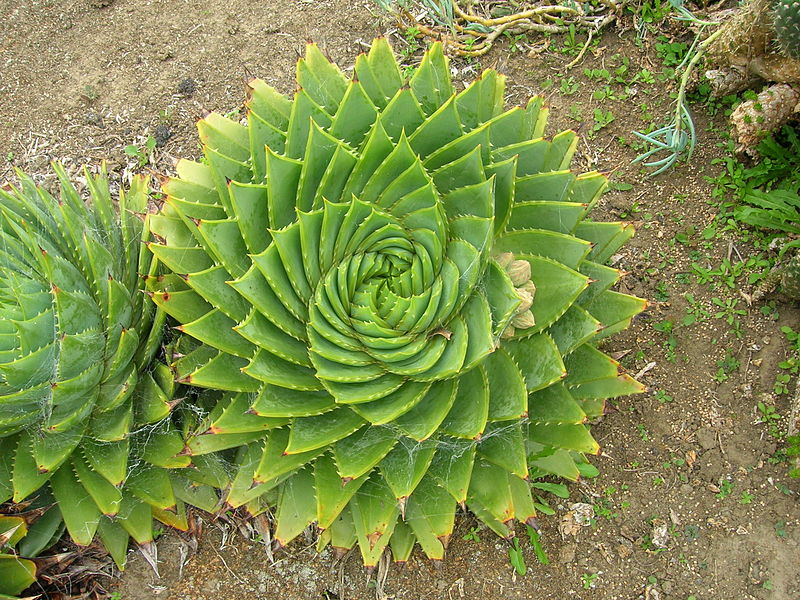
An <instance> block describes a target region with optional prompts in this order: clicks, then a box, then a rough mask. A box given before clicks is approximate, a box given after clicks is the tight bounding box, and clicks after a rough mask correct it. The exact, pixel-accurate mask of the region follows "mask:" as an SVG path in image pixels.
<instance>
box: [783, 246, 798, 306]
mask: <svg viewBox="0 0 800 600" xmlns="http://www.w3.org/2000/svg"><path fill="white" fill-rule="evenodd" d="M781 291H782V292H783V293H784V294H786V295H787V296H788V297H789V298H791V299H792V300H800V253H795V255H794V256H792V257H791V258H790V259H789V260H788V261H787V262H786V264H785V265H784V266H783V268H782V269H781Z"/></svg>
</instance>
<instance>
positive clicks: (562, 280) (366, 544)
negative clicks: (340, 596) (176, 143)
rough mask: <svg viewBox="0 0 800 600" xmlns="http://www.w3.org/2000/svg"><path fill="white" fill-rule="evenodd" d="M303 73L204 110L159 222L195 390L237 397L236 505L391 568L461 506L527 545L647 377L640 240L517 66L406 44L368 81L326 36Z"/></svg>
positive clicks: (173, 307) (233, 423)
mask: <svg viewBox="0 0 800 600" xmlns="http://www.w3.org/2000/svg"><path fill="white" fill-rule="evenodd" d="M297 80H298V83H299V91H298V92H297V93H296V94H295V96H294V99H293V100H290V99H287V98H285V97H284V96H282V95H281V94H279V93H278V92H277V91H276V90H274V89H273V88H271V87H269V86H268V85H267V84H266V83H264V82H263V81H257V80H256V81H252V82H251V83H250V85H249V94H250V97H249V99H248V102H247V121H246V125H245V124H242V123H239V122H236V121H232V120H230V119H226V118H224V117H222V116H220V115H217V114H212V115H210V116H208V117H207V118H205V119H203V120H202V121H200V123H199V125H198V127H199V130H200V135H201V139H202V141H203V144H204V145H203V149H204V152H205V160H204V162H202V163H198V162H191V161H180V162H179V163H178V165H177V171H178V176H177V177H174V178H170V179H168V180H166V181H165V182H164V185H163V190H164V192H165V195H166V197H165V203H164V205H163V208H162V209H161V211H160V212H159V214H154V215H151V218H150V223H151V226H152V230H153V233H154V234H155V236H156V241H154V242H152V243H150V244H149V248H150V250H151V251H152V252H153V254H154V255H155V257H156V258H157V259H158V261H159V262H161V263H163V264H164V265H165V267H166V268H168V269H169V270H170V271H171V273H166V274H164V275H162V276H159V277H151V278H148V280H147V282H146V285H147V288H148V291H149V292H150V294H151V297H152V299H153V301H154V302H155V303H156V304H157V305H158V306H159V307H160V308H162V309H163V310H164V311H166V312H167V313H168V314H169V315H171V316H172V317H173V318H174V319H175V320H176V321H177V322H178V324H179V325H178V329H179V330H180V331H181V332H183V334H184V335H185V336H186V337H187V338H189V339H191V340H193V342H186V347H187V350H188V351H186V352H181V354H183V355H184V356H183V357H182V358H180V360H178V361H177V363H176V365H175V368H176V370H177V373H178V375H179V376H180V378H181V379H180V381H182V382H184V383H187V384H191V385H194V386H198V387H201V388H207V389H216V390H224V391H226V392H227V393H225V394H222V395H220V396H219V397H218V401H217V402H216V403H210V404H209V408H210V412H209V414H208V416H207V417H206V418H205V419H204V420H203V421H202V422H201V423H199V425H198V427H197V428H196V430H195V431H194V432H193V433H192V434H191V435H190V436H189V438H188V440H187V449H186V452H187V453H189V454H191V455H192V457H193V460H197V459H201V458H203V457H207V456H214V455H215V454H214V453H215V452H222V455H221V456H223V457H224V459H225V460H227V461H231V462H232V464H233V465H235V468H234V471H233V473H232V474H231V478H230V480H229V481H225V482H224V486H223V487H224V499H225V501H226V502H227V504H228V505H229V506H233V507H236V506H242V505H244V506H246V507H247V509H248V510H249V511H250V512H251V513H254V514H255V513H258V512H261V511H263V510H266V509H267V508H269V507H275V508H276V517H277V526H276V531H275V538H276V540H277V541H278V542H279V543H281V544H284V543H287V542H288V541H290V540H291V539H292V538H294V537H295V536H297V535H298V534H299V533H300V532H302V531H303V529H304V528H306V527H307V526H308V525H309V524H311V523H316V525H317V527H318V528H319V530H320V531H321V535H320V538H319V540H320V546H324V545H326V544H331V545H332V546H334V547H335V548H350V547H352V546H354V545H355V544H357V545H358V546H359V548H360V550H361V553H362V556H363V559H364V562H365V563H366V564H367V565H374V564H375V563H376V561H377V560H378V559H379V557H380V556H381V554H382V552H383V551H384V549H385V548H387V546H391V551H392V553H393V554H394V556H395V559H397V560H405V559H406V558H407V557H408V556H409V554H410V552H411V550H412V548H413V547H414V545H415V544H416V543H418V544H419V545H420V546H421V547H422V549H423V550H424V552H425V553H426V554H427V555H428V556H430V557H432V558H442V556H443V554H444V549H445V546H446V544H447V539H448V536H449V535H450V534H451V532H452V529H453V519H454V514H455V512H456V507H457V506H458V505H459V504H460V505H462V506H466V507H468V508H469V509H470V510H471V511H472V512H473V513H475V514H476V515H477V517H478V518H479V519H481V520H482V521H483V522H484V523H486V525H487V526H488V527H490V528H491V529H492V530H494V531H495V532H497V533H498V534H499V535H501V536H506V537H507V536H511V535H513V528H512V521H513V520H517V521H521V522H530V520H531V519H532V518H533V517H534V515H535V514H536V511H537V508H536V502H535V498H534V497H533V496H532V494H531V483H530V482H531V481H532V480H536V479H538V478H542V477H545V476H552V475H555V476H560V477H565V478H567V479H572V480H574V479H577V478H578V477H579V475H580V473H581V472H582V470H586V469H587V468H588V467H587V465H586V459H585V457H584V455H585V454H593V453H596V452H598V450H599V446H598V444H597V442H596V441H595V440H594V439H593V438H592V437H591V435H590V433H589V430H588V427H587V425H586V423H587V421H588V420H589V419H593V418H595V417H597V416H599V415H601V414H602V413H603V406H604V402H605V399H606V398H610V397H614V396H619V395H624V394H630V393H636V392H639V391H641V389H642V387H641V386H640V384H638V383H637V382H635V381H634V380H633V379H632V378H630V377H629V376H628V375H626V374H625V373H623V372H622V371H621V369H620V367H619V365H618V364H617V363H616V362H615V361H614V360H612V359H611V358H610V357H609V356H607V355H605V354H603V352H601V351H600V350H599V349H598V347H597V344H598V342H599V341H600V340H601V339H603V338H605V337H607V336H609V335H611V334H613V333H614V332H616V331H619V330H620V329H623V328H624V327H626V326H627V325H628V324H629V323H630V321H631V318H632V317H633V316H634V315H635V314H637V313H638V312H639V311H640V310H642V309H643V307H644V306H645V302H644V301H643V300H640V299H638V298H634V297H631V296H627V295H625V294H621V293H618V292H614V291H611V290H609V288H610V287H611V286H612V285H613V284H614V283H615V282H616V281H617V280H618V278H619V276H620V273H619V272H618V271H617V270H615V269H612V268H609V267H607V266H604V265H603V262H605V261H606V260H607V259H608V258H609V257H610V256H611V255H612V254H613V253H614V252H616V251H617V249H618V248H619V247H620V246H621V245H622V244H623V243H624V242H625V241H626V240H627V239H628V238H629V237H630V236H631V235H632V233H633V230H632V228H631V227H630V226H628V225H626V224H622V223H598V222H594V221H591V220H589V219H588V218H587V215H588V212H589V209H590V208H591V207H592V205H593V204H594V203H595V201H596V200H597V198H598V197H599V196H600V194H601V193H602V192H603V190H604V188H605V186H606V179H605V178H604V177H603V176H601V175H600V174H598V173H586V174H580V175H576V174H575V173H573V172H572V171H570V170H569V169H568V165H569V162H570V159H571V157H572V154H573V152H574V150H575V147H576V143H577V140H576V136H575V134H574V132H563V133H560V134H558V135H556V136H555V137H554V138H553V139H552V141H549V140H545V139H543V138H542V137H541V136H542V133H543V130H544V126H545V121H546V116H547V110H546V109H545V108H544V107H543V106H542V100H541V98H534V99H533V100H531V101H530V102H529V103H528V104H527V105H526V106H524V107H516V108H513V109H511V110H504V109H503V97H504V78H503V77H502V76H500V75H498V74H497V73H495V72H494V71H487V72H485V73H484V74H483V75H482V77H481V78H480V79H478V80H477V81H475V82H474V83H472V85H470V86H469V87H467V88H466V89H465V90H463V91H461V92H456V91H455V89H454V87H453V85H452V83H451V80H450V72H449V68H448V64H447V61H446V58H445V57H444V55H443V52H442V47H441V45H440V44H435V45H434V46H433V47H432V48H431V49H430V51H428V52H427V53H426V54H425V56H424V58H423V60H422V63H421V65H420V67H419V69H418V70H417V71H416V73H415V74H414V76H413V77H412V78H411V79H410V80H406V79H404V77H403V76H402V75H401V72H400V70H399V68H398V65H397V62H396V60H395V58H394V56H393V54H392V51H391V48H390V47H389V45H388V44H387V42H386V41H385V40H383V39H380V40H376V41H375V42H374V43H373V45H372V48H371V50H370V52H369V53H368V54H364V55H361V56H359V57H358V59H357V61H356V65H355V74H354V76H353V77H352V78H348V77H346V76H345V75H344V74H343V73H342V72H341V71H340V70H339V69H338V67H336V66H335V65H334V64H332V63H331V62H329V61H328V60H327V59H326V58H325V56H324V55H323V54H322V52H321V51H320V50H319V49H318V48H317V46H316V45H314V44H310V45H309V46H308V49H307V53H306V56H305V58H303V59H301V60H300V61H299V62H298V65H297ZM218 456H219V455H218Z"/></svg>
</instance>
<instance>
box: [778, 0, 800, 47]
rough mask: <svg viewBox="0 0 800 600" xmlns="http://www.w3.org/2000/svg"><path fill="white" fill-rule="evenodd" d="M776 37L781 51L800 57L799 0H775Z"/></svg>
mask: <svg viewBox="0 0 800 600" xmlns="http://www.w3.org/2000/svg"><path fill="white" fill-rule="evenodd" d="M773 20H774V23H775V39H776V41H777V42H778V46H779V47H780V49H781V52H782V53H783V54H784V55H786V56H788V57H790V58H797V59H800V2H798V0H775V5H774V7H773Z"/></svg>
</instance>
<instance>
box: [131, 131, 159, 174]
mask: <svg viewBox="0 0 800 600" xmlns="http://www.w3.org/2000/svg"><path fill="white" fill-rule="evenodd" d="M155 147H156V138H154V137H153V136H152V135H151V136H148V137H147V139H146V140H145V142H144V144H142V145H141V146H137V145H136V144H130V145H128V146H125V148H123V151H124V152H125V154H127V155H128V156H130V157H131V158H135V159H136V162H137V163H138V166H139V167H143V166H145V165H146V164H147V163H149V162H150V157H152V155H153V150H155Z"/></svg>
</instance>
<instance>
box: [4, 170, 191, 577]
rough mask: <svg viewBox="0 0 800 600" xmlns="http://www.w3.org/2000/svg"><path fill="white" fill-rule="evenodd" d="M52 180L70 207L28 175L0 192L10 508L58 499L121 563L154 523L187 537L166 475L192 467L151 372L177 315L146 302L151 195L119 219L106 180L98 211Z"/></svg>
mask: <svg viewBox="0 0 800 600" xmlns="http://www.w3.org/2000/svg"><path fill="white" fill-rule="evenodd" d="M54 168H55V171H56V174H57V175H58V178H59V180H60V184H61V186H60V187H61V190H60V196H59V198H58V199H56V198H55V197H53V196H51V195H50V194H49V193H48V192H46V191H45V190H44V189H43V188H41V187H38V186H36V185H35V184H34V182H33V181H32V180H31V179H30V178H28V177H26V176H24V175H22V174H20V185H19V187H11V186H7V187H5V188H3V189H2V190H0V502H2V501H5V500H7V499H9V498H13V500H14V501H15V502H21V501H22V500H24V499H26V498H28V497H31V496H33V495H36V496H38V497H40V498H41V497H47V498H50V499H51V500H52V501H53V502H55V503H57V505H58V511H57V512H59V513H60V515H61V517H62V518H63V519H64V521H65V524H66V528H67V530H68V532H69V534H70V535H71V537H72V539H73V540H74V541H75V542H76V543H78V544H82V545H86V544H89V543H91V542H92V539H93V538H94V536H95V533H99V534H100V537H101V538H102V539H103V541H104V542H105V545H106V547H107V548H108V549H109V551H110V552H111V553H112V555H113V556H114V558H115V560H116V561H117V562H118V564H120V565H122V564H123V563H124V560H125V553H126V549H127V544H128V538H129V535H130V536H132V537H133V538H134V539H135V540H136V541H137V542H139V543H142V544H144V543H148V542H150V541H151V540H152V538H153V534H152V516H156V517H157V518H159V519H161V520H163V521H164V522H166V523H168V524H171V525H176V526H181V525H185V523H184V521H185V515H184V514H183V512H182V504H181V503H180V501H179V500H176V498H175V495H174V493H173V485H172V482H171V479H170V476H169V473H168V469H173V468H181V467H185V466H187V465H188V464H189V462H190V459H189V458H188V457H186V456H178V453H179V452H180V451H181V449H182V448H183V442H182V440H181V436H180V434H179V433H178V432H177V431H175V430H174V427H173V426H172V425H171V423H170V421H169V419H168V418H167V417H168V416H169V414H170V411H171V409H172V406H173V404H174V402H175V401H174V400H173V397H172V396H173V391H174V388H175V384H174V378H173V375H172V373H171V371H170V370H169V368H168V367H167V366H166V365H164V364H156V363H153V361H152V359H153V357H154V356H155V354H156V353H157V352H158V351H159V350H160V345H161V335H162V333H161V332H162V329H163V323H164V319H165V315H164V313H163V312H162V311H160V310H158V309H157V308H156V307H155V306H154V305H153V304H152V303H151V302H149V301H148V300H147V298H146V296H145V295H144V294H142V293H141V290H142V288H143V286H144V283H143V281H142V278H141V277H140V275H139V273H140V271H142V272H144V273H148V272H150V267H151V262H152V261H151V255H150V253H149V252H148V251H147V249H146V248H145V246H144V245H143V244H142V243H141V242H142V240H143V239H145V238H146V236H147V235H148V234H147V232H148V227H147V226H146V224H145V223H143V221H142V219H141V218H140V216H141V215H143V214H144V213H145V212H146V210H147V202H148V194H147V183H146V181H145V179H143V178H134V180H133V182H132V184H131V187H130V190H129V191H128V192H127V193H125V192H123V191H120V194H119V199H118V205H119V212H118V213H117V212H116V211H115V207H114V202H113V201H112V197H111V194H110V192H109V186H108V180H107V177H106V174H105V172H103V173H101V174H100V175H99V176H91V175H89V173H88V172H87V173H86V183H87V186H88V189H89V196H90V203H89V204H87V203H86V202H85V201H84V199H83V198H81V196H80V195H79V194H78V192H77V190H76V189H75V187H74V186H73V185H72V184H71V183H70V181H69V180H68V177H67V175H66V173H65V172H64V170H63V168H62V167H60V166H58V165H55V167H54ZM137 214H138V215H140V216H137Z"/></svg>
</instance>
